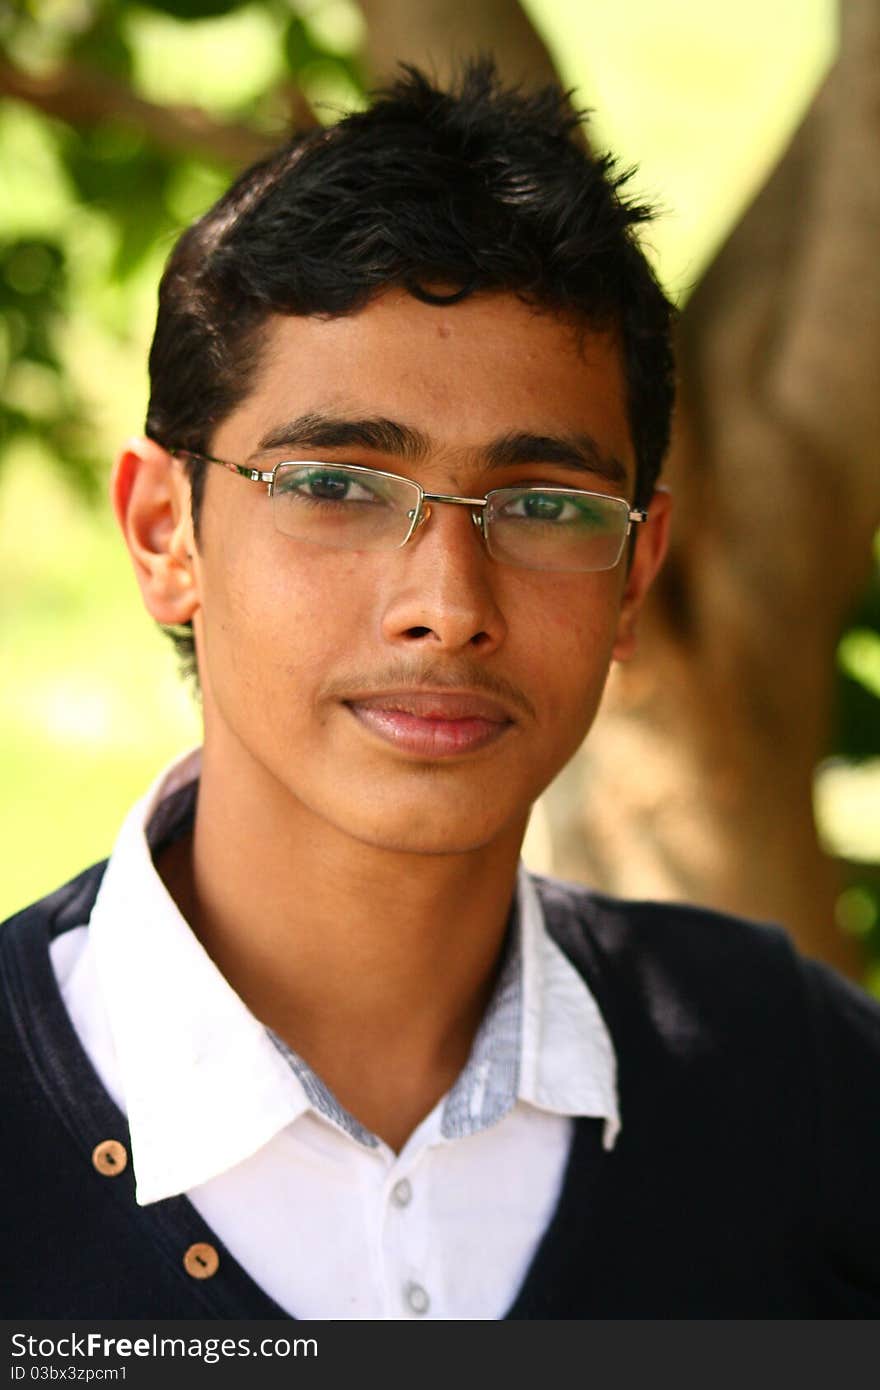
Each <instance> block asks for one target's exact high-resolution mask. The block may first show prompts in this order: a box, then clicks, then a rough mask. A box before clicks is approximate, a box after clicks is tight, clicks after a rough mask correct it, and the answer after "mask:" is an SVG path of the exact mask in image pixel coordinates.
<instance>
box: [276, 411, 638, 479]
mask: <svg viewBox="0 0 880 1390" xmlns="http://www.w3.org/2000/svg"><path fill="white" fill-rule="evenodd" d="M354 447H357V448H360V449H370V450H373V451H375V452H377V453H382V454H391V455H393V456H394V457H395V458H401V459H407V460H409V461H410V462H420V461H422V460H424V459H426V458H428V457H429V456H430V454H431V453H432V452H433V449H434V446H433V444H432V441H431V440H430V439H429V437H428V436H427V435H426V434H423V433H422V432H421V431H420V430H416V429H413V428H412V427H411V426H410V425H404V424H401V423H400V421H398V420H389V419H387V418H386V417H385V416H381V415H377V416H370V417H368V418H365V419H349V418H346V417H342V416H334V415H323V414H320V413H317V412H310V413H309V414H307V415H300V416H298V417H297V419H295V420H289V421H287V422H286V423H285V424H282V425H277V426H276V427H275V428H273V429H271V430H269V431H268V433H267V434H264V435H263V437H262V438H261V439H260V441H259V444H258V446H257V450H256V452H257V453H266V452H268V451H269V450H270V449H286V448H296V449H346V448H354ZM476 452H477V453H478V456H479V457H480V458H481V460H482V461H483V462H484V463H485V464H487V465H488V467H489V468H509V467H511V466H512V465H514V464H523V463H545V464H550V463H555V464H560V465H562V466H563V467H565V468H574V469H577V470H578V471H580V472H584V473H590V474H592V475H593V476H598V477H600V478H605V479H606V480H607V481H608V482H611V483H618V484H622V485H625V484H626V483H627V482H628V481H629V479H628V474H627V470H626V466H625V465H624V464H623V463H622V462H621V461H620V459H618V458H615V457H614V455H613V454H608V453H606V452H605V451H604V450H603V449H601V448H600V446H599V444H598V443H597V442H596V440H595V439H594V438H593V437H592V435H590V434H572V435H550V434H532V433H530V432H528V431H526V430H512V431H510V432H509V433H508V434H505V435H502V436H501V437H500V438H498V439H494V440H492V441H491V442H490V443H489V444H487V445H485V446H484V447H483V448H482V449H479V450H477V451H476Z"/></svg>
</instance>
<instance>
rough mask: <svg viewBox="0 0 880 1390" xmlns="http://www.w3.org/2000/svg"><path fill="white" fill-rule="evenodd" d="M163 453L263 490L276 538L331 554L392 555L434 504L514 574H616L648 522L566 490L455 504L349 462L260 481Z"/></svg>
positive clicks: (243, 471)
mask: <svg viewBox="0 0 880 1390" xmlns="http://www.w3.org/2000/svg"><path fill="white" fill-rule="evenodd" d="M170 452H171V454H173V455H174V457H175V458H188V459H193V460H195V461H196V462H199V463H217V464H219V465H220V466H221V468H227V469H229V471H230V472H232V473H239V474H240V475H241V476H242V477H243V478H249V479H250V481H251V482H254V483H265V484H267V485H268V491H269V496H270V497H271V499H272V518H273V521H274V524H275V527H276V530H278V531H280V532H282V533H283V534H284V535H285V536H290V537H292V538H293V539H294V540H297V541H304V542H306V544H308V545H320V546H324V547H326V548H328V549H331V550H371V551H372V550H397V549H399V548H400V547H401V546H404V545H406V543H407V541H410V540H412V538H413V536H414V535H415V533H416V531H417V530H418V529H419V527H420V526H423V525H424V523H425V522H426V521H427V520H428V518H429V517H430V515H431V504H432V503H435V502H439V503H443V504H449V505H451V506H455V507H469V508H470V512H471V520H472V521H473V523H474V525H475V526H476V528H477V530H478V531H479V532H480V534H481V535H482V537H483V540H484V542H485V544H486V549H487V550H488V552H489V554H490V555H491V556H492V558H493V560H499V561H501V562H502V563H504V564H508V565H516V566H518V567H519V568H521V569H530V570H559V571H568V572H584V573H588V572H591V571H597V570H610V569H614V567H615V565H617V564H618V562H619V560H620V557H621V555H622V554H623V548H624V545H625V543H626V538H627V536H628V535H629V533H630V530H631V528H632V523H633V522H639V521H645V520H647V515H648V514H647V512H646V511H641V510H639V509H638V508H635V507H630V505H629V503H628V502H627V501H625V500H624V499H623V498H622V497H609V496H608V495H606V494H605V493H603V492H581V491H579V490H577V489H573V488H564V487H552V486H551V487H502V488H494V489H493V490H492V491H491V492H487V493H486V496H485V497H455V496H452V495H449V494H447V493H443V492H426V491H425V489H424V488H423V487H420V486H419V484H418V483H414V482H413V481H412V480H411V479H410V478H401V477H399V476H398V474H396V473H384V472H382V471H380V470H379V469H375V468H363V467H361V466H360V465H358V464H353V463H319V462H314V461H308V462H301V463H279V464H276V466H275V467H274V468H273V469H272V470H271V472H263V471H261V470H260V469H258V468H248V467H247V466H246V465H244V464H240V463H227V462H226V461H225V460H224V459H218V458H212V457H211V456H210V455H209V454H194V453H192V452H191V451H190V450H188V449H172V450H170Z"/></svg>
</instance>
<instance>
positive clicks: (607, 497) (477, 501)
mask: <svg viewBox="0 0 880 1390" xmlns="http://www.w3.org/2000/svg"><path fill="white" fill-rule="evenodd" d="M168 452H169V453H170V454H171V456H172V457H173V458H187V459H192V460H193V461H194V462H196V463H216V464H218V465H219V466H220V468H225V469H226V470H227V471H228V472H230V473H237V474H238V475H239V476H240V477H242V478H247V479H248V480H249V481H250V482H252V483H265V484H266V485H267V491H268V496H269V497H272V496H273V493H274V487H275V475H276V473H277V472H278V470H279V468H287V467H297V468H299V467H302V468H315V467H326V468H332V467H333V466H334V465H333V463H332V462H329V461H328V460H327V459H282V460H281V461H280V462H279V463H276V465H275V467H274V468H273V469H271V470H264V469H259V468H248V466H247V464H244V463H230V462H229V461H228V459H218V458H214V457H213V455H211V454H196V453H193V451H192V450H191V449H169V450H168ZM338 466H340V467H344V468H346V469H347V470H348V471H349V472H351V473H363V474H365V475H367V476H369V477H373V478H391V479H392V480H393V481H394V482H398V483H407V484H408V485H409V486H410V487H414V488H416V490H417V491H418V494H419V501H418V505H417V506H416V507H414V508H412V510H411V511H409V512H408V516H409V518H410V526H409V530H408V531H407V533H406V535H405V536H404V538H403V540H402V541H401V542H400V544H399V545H395V546H389V547H388V549H389V550H402V549H403V547H404V546H405V545H406V544H407V543H408V542H409V541H411V540H412V538H413V536H414V535H415V533H416V531H417V530H418V528H419V527H420V526H422V525H424V523H425V522H426V521H427V520H428V518H429V517H430V515H431V507H430V503H432V502H441V503H444V504H447V505H449V506H453V507H470V509H471V521H472V522H473V523H474V525H475V526H476V528H477V530H478V531H479V532H480V535H481V536H482V537H483V541H484V542H485V544H486V546H487V548H488V545H489V537H488V534H487V527H486V508H487V507H488V506H489V499H490V498H491V497H492V495H493V493H496V492H509V491H510V490H511V489H510V488H500V487H499V488H492V489H491V490H490V491H489V492H487V494H486V496H485V497H458V496H456V495H455V494H454V493H448V492H426V491H425V489H424V488H423V487H422V485H421V483H417V482H416V481H415V479H414V478H405V477H404V476H403V474H401V473H389V472H388V471H387V470H386V469H382V468H366V467H364V466H363V465H362V464H359V463H345V464H341V465H338ZM525 486H533V485H532V484H526V485H525ZM534 486H535V491H536V492H549V493H554V492H564V493H571V492H575V493H578V495H579V496H582V497H600V498H602V499H603V500H604V501H612V502H620V503H621V504H622V505H623V506H625V507H626V508H627V526H626V531H625V532H624V536H623V545H622V546H621V554H623V547H624V546H625V545H626V541H627V538H628V536H629V534H630V532H631V531H632V527H633V523H634V522H640V521H647V519H648V513H647V511H646V510H645V509H644V508H641V507H631V506H630V505H629V503H628V502H627V500H626V498H625V497H615V496H613V495H612V494H611V493H608V492H591V491H590V490H589V489H587V488H576V487H557V486H556V485H554V484H549V485H548V486H547V487H538V486H537V485H534ZM425 503H428V504H429V505H428V506H427V507H426V505H425ZM490 553H491V552H490ZM619 561H620V556H618V559H617V561H616V562H615V564H617V563H619ZM610 568H612V569H613V568H614V566H611V567H610Z"/></svg>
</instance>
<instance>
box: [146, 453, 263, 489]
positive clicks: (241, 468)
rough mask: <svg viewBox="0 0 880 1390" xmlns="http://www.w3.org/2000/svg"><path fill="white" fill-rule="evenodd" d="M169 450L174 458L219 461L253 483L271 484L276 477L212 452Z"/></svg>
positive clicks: (201, 461) (203, 461) (198, 461)
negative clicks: (197, 452) (219, 456)
mask: <svg viewBox="0 0 880 1390" xmlns="http://www.w3.org/2000/svg"><path fill="white" fill-rule="evenodd" d="M168 452H169V454H171V456H172V458H176V459H192V460H193V461H194V462H195V463H217V464H219V465H220V467H221V468H225V469H227V471H228V472H230V473H238V474H240V476H241V477H242V478H249V479H250V481H251V482H252V483H267V484H269V485H271V483H272V479H273V478H274V477H275V474H274V472H270V473H266V472H261V471H260V469H259V468H248V467H247V465H246V464H243V463H230V462H229V461H228V460H227V459H217V458H214V457H213V456H212V455H211V454H194V453H193V451H192V450H191V449H169V450H168Z"/></svg>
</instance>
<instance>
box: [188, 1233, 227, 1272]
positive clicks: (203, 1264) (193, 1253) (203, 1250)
mask: <svg viewBox="0 0 880 1390" xmlns="http://www.w3.org/2000/svg"><path fill="white" fill-rule="evenodd" d="M219 1265H220V1256H219V1255H218V1254H217V1251H216V1250H215V1249H214V1247H213V1245H208V1244H207V1243H206V1242H205V1241H203V1240H199V1241H196V1243H195V1245H191V1246H190V1247H189V1249H188V1250H187V1252H186V1254H185V1255H184V1257H183V1267H184V1269H185V1270H186V1272H187V1274H191V1275H192V1277H193V1279H210V1278H211V1277H212V1275H214V1274H216V1273H217V1270H218V1268H219Z"/></svg>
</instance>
